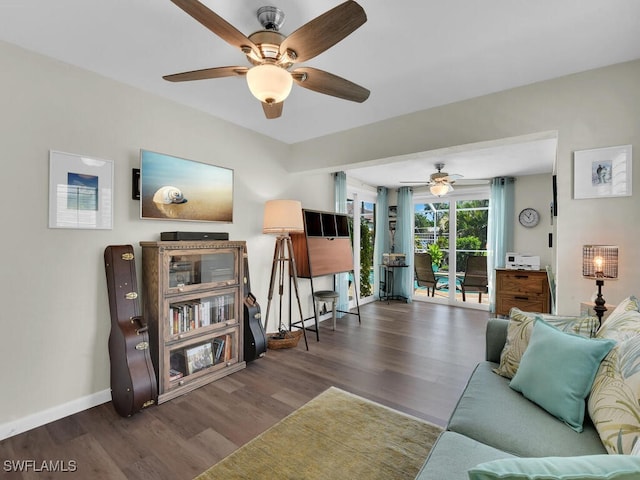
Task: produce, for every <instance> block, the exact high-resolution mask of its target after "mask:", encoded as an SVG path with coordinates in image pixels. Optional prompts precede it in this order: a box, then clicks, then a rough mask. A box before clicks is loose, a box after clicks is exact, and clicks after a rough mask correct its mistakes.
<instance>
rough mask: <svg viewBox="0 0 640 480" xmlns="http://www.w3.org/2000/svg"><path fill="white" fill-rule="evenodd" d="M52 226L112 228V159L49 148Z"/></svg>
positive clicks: (50, 224)
mask: <svg viewBox="0 0 640 480" xmlns="http://www.w3.org/2000/svg"><path fill="white" fill-rule="evenodd" d="M49 228H79V229H103V230H110V229H111V228H113V162H112V161H111V160H103V159H99V158H93V157H88V156H85V155H76V154H73V153H64V152H58V151H55V150H50V151H49Z"/></svg>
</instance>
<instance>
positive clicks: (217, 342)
mask: <svg viewBox="0 0 640 480" xmlns="http://www.w3.org/2000/svg"><path fill="white" fill-rule="evenodd" d="M225 343H226V342H225V338H224V337H216V338H214V339H213V348H214V363H218V362H220V360H222V359H223V358H224V357H223V356H222V352H224V345H225Z"/></svg>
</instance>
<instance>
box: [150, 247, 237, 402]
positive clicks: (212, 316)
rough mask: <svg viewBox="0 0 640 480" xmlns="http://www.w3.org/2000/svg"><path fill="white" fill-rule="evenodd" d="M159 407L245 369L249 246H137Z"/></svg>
mask: <svg viewBox="0 0 640 480" xmlns="http://www.w3.org/2000/svg"><path fill="white" fill-rule="evenodd" d="M140 245H141V246H142V267H143V268H142V281H143V288H144V315H145V316H146V318H147V321H148V323H149V333H150V339H149V340H150V343H151V356H152V360H153V364H154V367H155V370H156V377H157V379H158V403H163V402H166V401H167V400H170V399H172V398H175V397H177V396H179V395H182V394H184V393H187V392H189V391H191V390H193V389H195V388H198V387H201V386H203V385H206V384H207V383H210V382H212V381H214V380H217V379H219V378H222V377H224V376H226V375H229V374H231V373H233V372H236V371H238V370H240V369H242V368H244V367H245V366H246V363H245V361H244V358H243V355H244V353H243V348H242V345H243V344H244V339H243V333H244V332H243V325H244V322H243V320H242V319H243V306H242V305H243V303H242V298H243V292H242V289H243V284H242V281H241V279H243V278H244V274H243V268H244V264H243V252H244V249H245V242H230V241H171V242H140Z"/></svg>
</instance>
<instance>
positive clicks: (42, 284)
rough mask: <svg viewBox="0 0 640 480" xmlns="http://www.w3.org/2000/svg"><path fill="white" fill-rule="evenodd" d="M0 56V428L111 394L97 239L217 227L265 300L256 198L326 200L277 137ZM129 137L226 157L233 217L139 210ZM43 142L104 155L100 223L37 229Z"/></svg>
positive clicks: (51, 65)
mask: <svg viewBox="0 0 640 480" xmlns="http://www.w3.org/2000/svg"><path fill="white" fill-rule="evenodd" d="M0 69H1V70H2V72H3V73H2V75H0V105H2V114H1V115H0V145H2V170H1V171H2V180H3V181H2V185H3V187H2V192H3V198H4V199H5V202H4V206H3V208H2V214H1V215H2V217H1V222H2V235H1V236H0V245H1V247H2V248H1V251H2V252H3V261H2V267H1V268H2V275H0V305H1V306H2V308H1V309H0V312H1V313H0V324H1V325H2V334H0V358H1V359H2V365H3V368H2V369H0V372H1V373H0V384H2V394H1V395H0V438H3V437H6V436H9V435H11V434H12V432H16V431H20V430H24V429H25V428H28V427H31V426H35V425H38V424H41V423H46V422H47V421H50V420H52V419H54V418H58V417H60V416H64V415H66V414H69V413H72V412H73V411H75V410H80V409H83V408H88V407H89V406H92V405H94V404H98V403H101V402H103V401H107V400H109V399H110V393H109V390H108V389H109V356H108V350H107V339H108V336H109V331H110V325H111V322H110V314H109V306H108V302H107V291H106V281H105V271H104V262H103V252H104V249H105V247H106V246H107V245H113V244H132V245H134V246H135V247H136V252H138V253H139V252H140V248H139V245H138V242H140V241H141V240H158V239H159V234H160V232H162V231H173V230H190V231H222V232H229V234H230V238H231V239H234V240H246V241H247V242H248V251H249V264H250V272H251V280H252V287H253V288H252V289H253V291H254V293H255V294H256V296H257V298H258V301H259V302H260V304H261V305H262V307H263V309H264V308H265V307H266V303H267V301H266V297H267V289H268V284H269V273H270V268H271V259H272V256H273V245H274V238H273V237H271V236H266V235H263V234H262V214H263V208H264V207H263V205H264V202H265V200H266V199H271V198H297V199H300V200H302V202H303V206H304V207H307V208H321V209H332V208H333V205H332V199H333V182H332V178H331V176H330V175H328V174H326V173H323V174H311V175H309V174H301V175H291V174H288V173H287V171H286V169H285V168H284V167H283V165H282V160H283V159H285V158H286V157H287V156H288V155H289V147H288V146H286V145H284V144H282V143H280V142H276V141H273V140H270V139H268V138H266V137H262V136H260V135H257V134H255V133H253V132H249V131H248V130H244V129H241V128H239V127H236V126H233V125H231V124H229V123H226V122H223V121H221V120H218V119H216V118H213V117H211V116H208V115H205V114H203V113H201V112H198V111H196V110H192V109H189V108H185V107H182V106H178V105H177V104H174V103H172V102H169V101H166V100H164V99H161V98H159V97H156V96H153V95H149V94H146V93H143V92H141V91H139V90H136V89H134V88H130V87H128V86H125V85H122V84H119V83H116V82H114V81H111V80H109V79H106V78H103V77H100V76H98V75H95V74H92V73H89V72H86V71H83V70H80V69H77V68H75V67H72V66H69V65H66V64H63V63H60V62H57V61H55V60H51V59H47V58H45V57H41V56H38V55H35V54H32V53H29V52H26V51H24V50H21V49H19V48H15V47H13V46H10V45H8V44H2V43H0ZM140 148H145V149H149V150H154V151H158V152H164V153H168V154H173V155H177V156H182V157H185V158H189V159H193V160H197V161H200V162H206V163H212V164H215V165H221V166H224V167H229V168H232V169H234V171H235V196H234V201H235V204H234V222H233V224H219V223H199V222H171V221H153V220H140V219H139V211H138V209H139V202H138V201H135V200H132V199H131V169H132V168H134V167H139V149H140ZM50 149H53V150H59V151H63V152H69V153H77V154H84V155H89V156H95V157H98V158H104V159H110V160H112V161H113V162H114V169H115V175H114V190H115V191H114V198H113V200H114V227H113V229H112V230H100V231H92V230H62V229H49V228H48V218H47V216H48V172H49V160H48V152H49V150H50ZM137 265H138V277H139V278H141V271H140V259H139V258H138V264H137ZM303 298H304V297H303ZM304 307H305V309H306V310H307V311H306V312H305V314H309V313H310V312H311V311H312V310H311V308H312V307H310V303H308V302H307V304H306V305H304ZM273 315H275V312H273V313H272V318H274V317H273ZM270 322H271V319H270ZM270 330H271V331H273V330H275V325H272V326H271V327H270Z"/></svg>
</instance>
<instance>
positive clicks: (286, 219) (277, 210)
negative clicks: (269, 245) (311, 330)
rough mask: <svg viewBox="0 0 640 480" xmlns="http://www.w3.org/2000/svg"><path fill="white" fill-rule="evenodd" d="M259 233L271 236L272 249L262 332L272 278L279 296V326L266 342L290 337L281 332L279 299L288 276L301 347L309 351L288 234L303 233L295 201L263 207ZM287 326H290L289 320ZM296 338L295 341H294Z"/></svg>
mask: <svg viewBox="0 0 640 480" xmlns="http://www.w3.org/2000/svg"><path fill="white" fill-rule="evenodd" d="M262 232H263V233H269V234H275V235H277V237H276V246H275V250H274V252H273V264H272V266H271V281H270V283H269V297H268V298H269V301H268V302H267V315H266V318H265V323H264V328H265V331H266V330H267V325H268V323H269V313H270V312H271V300H272V299H273V291H274V288H275V285H276V277H277V278H278V280H277V281H278V295H279V309H278V312H279V318H278V321H279V324H278V333H277V334H275V335H273V336H270V338H277V339H286V338H287V336H288V335H291V333H290V332H289V331H288V330H287V329H286V328H285V326H284V323H283V321H282V296H283V294H284V279H285V276H286V274H287V272H288V273H289V279H290V281H291V282H292V283H293V288H294V291H295V296H296V301H297V304H298V311H299V313H300V320H301V323H302V334H303V335H304V344H305V346H306V348H307V350H309V344H308V343H307V333H306V331H305V329H304V316H303V314H302V305H301V303H300V295H299V293H298V270H297V267H296V260H295V257H294V254H293V244H292V242H291V237H290V236H289V234H290V233H301V232H304V225H303V223H302V204H301V203H300V202H299V201H298V200H269V201H267V202H266V204H265V207H264V223H263V226H262ZM289 320H290V323H289V325H291V319H289ZM297 338H299V337H297Z"/></svg>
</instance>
